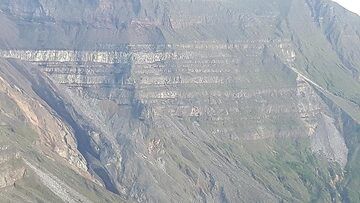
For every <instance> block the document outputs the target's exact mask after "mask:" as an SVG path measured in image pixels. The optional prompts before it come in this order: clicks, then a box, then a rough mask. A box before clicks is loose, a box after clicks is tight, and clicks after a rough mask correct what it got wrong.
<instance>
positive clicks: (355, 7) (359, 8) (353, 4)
mask: <svg viewBox="0 0 360 203" xmlns="http://www.w3.org/2000/svg"><path fill="white" fill-rule="evenodd" d="M334 1H335V2H337V3H339V4H340V5H342V6H343V7H345V8H346V9H348V10H350V11H352V12H354V13H357V14H358V15H360V1H359V0H334Z"/></svg>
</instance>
